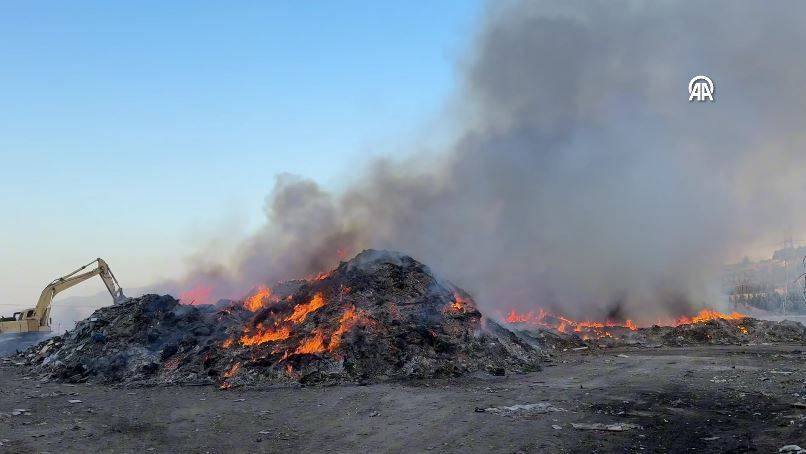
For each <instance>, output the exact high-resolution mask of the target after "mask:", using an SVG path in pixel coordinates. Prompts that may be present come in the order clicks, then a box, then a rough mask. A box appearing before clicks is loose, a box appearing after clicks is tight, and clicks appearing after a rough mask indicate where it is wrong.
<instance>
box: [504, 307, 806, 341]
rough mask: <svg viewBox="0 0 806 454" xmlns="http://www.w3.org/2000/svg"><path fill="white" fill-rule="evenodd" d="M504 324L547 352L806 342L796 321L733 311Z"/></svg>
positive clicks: (529, 317)
mask: <svg viewBox="0 0 806 454" xmlns="http://www.w3.org/2000/svg"><path fill="white" fill-rule="evenodd" d="M504 320H505V321H506V322H507V323H508V324H509V326H510V327H511V328H512V329H513V330H515V331H516V333H518V334H519V335H520V336H523V337H525V338H529V339H531V340H533V341H534V342H536V343H537V344H539V345H541V346H543V347H547V348H554V349H556V348H571V347H586V348H587V347H616V346H625V345H638V346H640V345H643V346H661V345H667V346H688V345H702V344H722V345H724V344H750V343H794V344H803V343H806V327H804V326H803V325H802V324H800V323H797V322H793V321H788V320H785V321H782V322H772V321H765V320H758V319H754V318H752V317H749V316H747V315H744V314H741V313H738V312H732V313H722V312H718V311H715V310H712V309H702V310H700V312H698V313H697V314H696V315H693V316H691V317H685V316H682V317H678V318H677V319H674V320H669V321H667V322H662V321H658V322H657V323H656V324H653V325H652V326H650V327H640V326H637V325H636V323H634V322H633V321H632V320H629V319H628V320H624V321H617V320H605V321H579V320H574V319H571V318H568V317H565V316H562V315H558V314H553V313H551V312H548V311H546V310H544V309H540V310H539V311H538V312H532V311H530V312H523V313H520V312H517V311H515V310H511V311H510V312H508V313H507V314H506V316H505V317H504Z"/></svg>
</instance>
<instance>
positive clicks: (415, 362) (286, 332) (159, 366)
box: [23, 250, 542, 388]
mask: <svg viewBox="0 0 806 454" xmlns="http://www.w3.org/2000/svg"><path fill="white" fill-rule="evenodd" d="M23 356H24V357H25V358H26V359H27V361H28V363H29V364H31V365H32V366H33V368H34V369H35V370H36V371H38V372H40V373H42V374H46V375H48V376H50V377H54V378H57V379H62V380H68V381H86V380H93V381H102V382H129V383H142V384H161V383H163V384H164V383H210V384H217V385H219V386H220V387H221V388H228V387H232V386H241V385H249V386H254V385H261V384H278V383H303V384H309V383H310V384H319V383H342V382H373V381H382V380H392V379H407V378H431V377H448V376H456V375H460V374H464V373H469V372H477V371H478V372H488V373H493V374H504V373H507V372H526V371H532V370H537V369H538V368H539V365H538V362H539V360H540V359H541V358H542V354H541V352H540V350H539V349H538V348H537V347H536V346H535V345H533V344H530V343H529V342H527V340H525V339H524V338H522V337H519V336H516V335H515V334H514V333H513V332H511V331H509V330H508V329H506V328H504V327H502V326H500V325H498V324H497V323H495V322H494V321H492V320H488V319H485V318H483V317H482V315H481V313H480V312H479V311H478V310H477V308H476V305H475V303H474V301H473V299H472V298H471V297H470V296H469V295H468V294H467V293H465V292H464V291H463V290H461V289H459V288H456V287H454V286H452V285H450V284H448V283H445V282H442V281H440V280H438V279H436V278H435V277H434V276H433V274H432V273H431V271H430V270H429V269H428V267H426V266H425V265H423V264H421V263H419V262H417V261H416V260H414V259H412V258H411V257H408V256H405V255H402V254H399V253H395V252H389V251H374V250H367V251H364V252H362V253H360V254H359V255H357V256H356V257H354V258H353V259H351V260H349V261H346V262H342V263H340V264H339V266H338V267H337V268H336V269H334V270H332V271H330V272H329V273H322V274H319V275H317V276H316V277H313V278H311V279H306V280H298V281H290V282H284V283H280V284H277V285H275V286H273V287H271V288H269V287H265V286H264V287H257V288H255V289H254V290H253V291H252V292H251V294H250V295H249V296H248V297H247V298H245V299H244V300H243V301H225V302H220V303H219V304H217V305H215V306H213V305H182V304H180V303H179V301H177V300H176V299H174V298H173V297H171V296H157V295H145V296H143V297H141V298H135V299H133V300H131V301H129V302H128V303H126V304H123V305H117V306H110V307H105V308H102V309H99V310H98V311H96V312H95V313H94V314H93V315H92V316H91V317H90V318H88V319H86V320H84V321H81V322H79V323H78V324H77V326H76V328H75V329H74V330H72V331H70V332H68V333H66V334H65V335H64V336H60V337H56V338H53V339H51V340H50V341H48V342H47V343H43V344H40V345H39V346H36V347H33V348H31V349H30V350H28V352H26V353H24V354H23Z"/></svg>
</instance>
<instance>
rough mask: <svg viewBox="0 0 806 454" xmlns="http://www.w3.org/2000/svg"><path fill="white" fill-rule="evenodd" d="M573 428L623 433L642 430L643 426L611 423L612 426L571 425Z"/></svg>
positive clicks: (599, 424) (600, 424)
mask: <svg viewBox="0 0 806 454" xmlns="http://www.w3.org/2000/svg"><path fill="white" fill-rule="evenodd" d="M571 427H573V428H574V429H579V430H604V431H608V432H623V431H625V430H632V429H640V428H641V426H638V425H636V424H629V423H624V422H619V423H610V424H603V423H599V422H597V423H593V424H589V423H571Z"/></svg>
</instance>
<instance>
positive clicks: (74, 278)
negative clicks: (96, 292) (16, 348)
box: [0, 258, 128, 333]
mask: <svg viewBox="0 0 806 454" xmlns="http://www.w3.org/2000/svg"><path fill="white" fill-rule="evenodd" d="M93 264H96V267H95V268H93V269H91V270H89V271H84V270H86V269H87V268H89V267H90V266H92V265H93ZM94 276H100V277H101V279H102V280H103V281H104V285H106V289H107V290H109V294H110V295H112V301H113V302H114V303H115V304H121V303H123V302H125V301H126V300H127V299H128V298H126V296H125V295H123V289H122V288H121V287H120V284H119V283H118V280H117V279H116V278H115V275H114V274H112V270H111V269H110V268H109V265H107V263H106V262H105V261H103V260H102V259H100V258H97V259H95V260H93V261H91V262H90V263H88V264H86V265H84V266H82V267H81V268H79V269H77V270H75V271H73V272H72V273H70V274H67V275H65V276H62V277H60V278H57V279H54V280H53V281H52V282H51V283H50V284H48V285H47V286H46V287H45V288H44V289H43V290H42V293H41V294H40V295H39V300H38V301H37V303H36V307H34V308H33V309H26V310H24V311H22V312H17V313H15V314H14V317H9V318H0V333H4V332H26V331H50V306H51V303H52V302H53V298H54V297H55V296H56V295H57V294H58V293H59V292H62V291H64V290H67V289H68V288H70V287H73V286H74V285H77V284H80V283H82V282H84V281H86V280H87V279H90V278H92V277H94Z"/></svg>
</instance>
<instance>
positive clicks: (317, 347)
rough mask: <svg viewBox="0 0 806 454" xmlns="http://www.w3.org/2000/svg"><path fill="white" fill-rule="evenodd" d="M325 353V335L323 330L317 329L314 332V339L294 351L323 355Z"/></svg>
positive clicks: (308, 340) (306, 341) (303, 343)
mask: <svg viewBox="0 0 806 454" xmlns="http://www.w3.org/2000/svg"><path fill="white" fill-rule="evenodd" d="M323 351H325V334H324V333H323V332H322V330H321V329H317V330H315V331H314V334H313V337H311V338H309V339H306V340H305V341H304V342H302V343H301V344H300V345H299V347H297V349H296V350H294V353H296V354H305V353H322V352H323Z"/></svg>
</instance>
